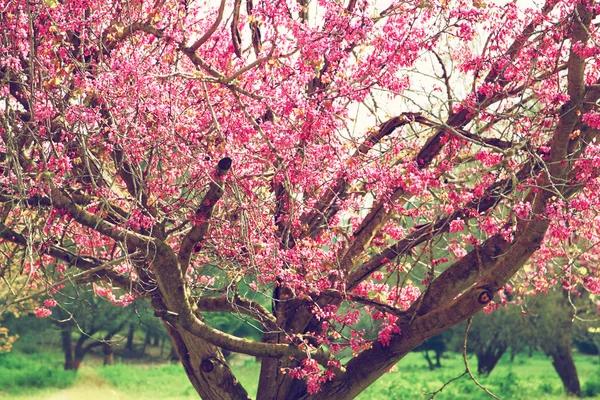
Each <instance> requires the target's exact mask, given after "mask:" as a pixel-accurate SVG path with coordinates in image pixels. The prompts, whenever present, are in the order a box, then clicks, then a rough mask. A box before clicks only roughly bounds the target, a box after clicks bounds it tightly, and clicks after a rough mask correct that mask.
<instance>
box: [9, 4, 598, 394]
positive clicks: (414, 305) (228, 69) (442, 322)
mask: <svg viewBox="0 0 600 400" xmlns="http://www.w3.org/2000/svg"><path fill="white" fill-rule="evenodd" d="M384 3H385V4H384ZM599 10H600V8H599V6H598V5H596V3H594V2H593V1H588V0H581V1H574V0H559V1H555V0H548V1H546V2H545V3H543V2H541V1H539V2H530V3H525V2H524V3H521V2H505V1H486V0H450V1H448V0H440V1H438V0H406V1H397V0H393V1H388V2H379V1H377V2H369V1H366V0H349V1H334V0H320V1H318V2H317V1H312V2H309V1H307V0H276V1H258V0H245V1H244V2H242V0H234V1H233V2H227V1H225V0H221V1H212V2H206V1H200V0H183V1H182V0H177V1H176V0H152V1H149V0H129V1H118V0H102V1H98V0H76V1H62V0H30V1H27V2H25V1H13V0H0V20H1V21H2V26H3V30H2V34H1V38H0V43H1V44H0V96H1V97H0V119H1V125H0V238H1V242H0V250H1V251H0V260H1V264H0V277H1V278H2V281H1V282H2V283H0V285H1V289H2V290H1V291H0V293H3V296H4V299H3V303H2V304H0V311H5V310H14V309H16V308H17V307H19V305H20V304H23V303H25V302H28V301H30V300H36V299H40V301H42V300H43V299H44V296H48V297H49V298H47V299H46V301H47V303H46V305H45V306H44V305H43V304H42V303H39V304H38V307H37V309H36V314H38V315H39V316H40V317H45V316H48V315H49V314H51V310H52V306H54V305H55V300H53V299H52V295H53V293H56V291H60V290H62V288H63V287H64V286H65V285H71V284H72V283H77V284H83V285H93V288H94V290H95V292H96V294H97V295H98V296H101V297H105V298H106V299H107V300H108V301H111V302H113V303H114V304H115V305H117V306H126V305H127V304H129V303H131V301H132V300H133V299H134V298H137V297H143V298H148V299H151V300H152V305H153V308H154V310H155V315H156V316H157V317H159V318H161V319H162V321H163V322H164V324H165V326H166V327H167V329H168V332H169V335H170V337H171V340H172V341H173V343H174V345H175V347H176V349H177V352H178V354H179V356H180V358H181V360H182V363H183V365H184V367H185V369H186V371H187V373H188V376H189V378H190V380H191V382H192V383H193V385H194V387H195V388H196V390H197V391H198V393H199V395H200V396H202V397H203V398H206V399H216V398H218V399H246V398H248V395H247V393H246V390H245V389H244V388H243V387H242V386H241V384H240V383H239V382H238V381H237V379H236V378H235V376H234V375H233V373H232V371H231V370H230V369H229V368H228V366H227V364H226V362H225V359H224V357H223V355H222V352H221V350H220V349H225V350H228V351H231V352H238V353H244V354H248V355H252V356H256V357H260V358H261V360H262V369H261V376H260V382H259V389H258V398H259V399H300V398H302V399H331V398H336V399H349V398H353V397H355V396H356V395H357V394H358V393H360V391H362V390H363V389H364V388H365V387H367V386H368V385H370V384H371V383H372V382H374V381H375V380H376V379H377V378H378V377H380V376H381V375H382V374H384V373H385V372H386V371H387V370H389V369H390V368H391V367H392V366H393V365H394V364H395V363H397V362H398V361H399V360H400V359H401V358H402V357H403V356H404V355H405V354H407V353H408V352H409V351H410V350H411V349H413V348H414V347H416V346H418V345H420V344H421V343H422V342H423V341H424V340H425V339H427V338H429V337H432V336H434V335H436V334H439V333H441V332H443V331H444V330H446V329H448V328H450V327H452V326H454V325H455V324H457V323H459V322H461V321H463V320H465V319H468V318H470V317H471V316H473V315H474V314H476V313H477V312H479V311H480V310H481V309H482V308H483V307H487V311H491V310H492V309H493V308H495V307H497V306H498V304H500V303H501V302H502V297H497V298H496V300H495V301H494V300H492V299H493V298H494V296H495V295H496V294H497V293H498V292H499V291H500V292H501V294H502V293H505V291H512V292H515V293H517V294H531V293H535V292H539V291H545V290H546V289H547V288H549V287H550V286H553V285H562V286H563V287H564V288H565V289H568V290H571V291H576V292H577V293H579V294H581V295H582V296H585V297H586V298H588V297H590V296H591V300H590V301H596V300H595V297H594V296H596V295H598V294H600V280H599V278H598V275H599V274H600V271H599V270H598V267H597V265H598V262H597V261H598V260H597V258H598V246H597V244H598V229H599V228H600V217H599V215H598V210H599V205H600V196H599V190H598V173H599V168H600V146H599V144H598V143H597V140H598V139H597V138H598V134H599V133H600V131H599V128H600V113H599V112H598V100H599V99H600V81H599V78H600V68H599V66H600V59H599V58H598V53H599V49H600V48H599V46H598V40H599V39H600V34H599V33H598V29H597V25H598V24H597V19H596V14H597V12H598V11H599ZM214 312H219V313H223V312H226V313H231V314H233V315H235V316H237V317H238V318H240V319H242V320H244V321H245V322H246V323H247V324H249V325H250V326H252V327H254V329H256V330H257V331H258V332H260V335H255V336H254V338H246V337H241V336H236V335H235V334H233V333H231V332H226V331H224V330H221V329H219V327H215V326H211V325H210V321H211V318H205V317H204V316H205V315H210V314H211V313H214ZM212 320H213V321H214V320H215V319H214V318H213V319H212ZM256 337H261V339H260V340H257V339H256Z"/></svg>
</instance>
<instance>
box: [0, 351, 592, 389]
mask: <svg viewBox="0 0 600 400" xmlns="http://www.w3.org/2000/svg"><path fill="white" fill-rule="evenodd" d="M575 362H576V364H577V370H578V373H579V379H580V382H581V384H582V389H583V393H584V395H587V396H596V397H588V398H590V399H592V398H594V399H600V359H599V358H598V357H586V356H582V355H576V357H575ZM469 365H470V367H471V369H472V370H476V369H477V362H476V359H475V358H474V357H473V358H471V359H469ZM442 366H443V367H442V368H441V369H438V370H435V371H430V370H429V368H428V367H427V363H426V361H425V359H424V358H423V356H422V355H421V354H418V353H411V354H409V355H408V356H407V357H406V358H405V359H404V360H402V361H401V362H400V363H399V364H398V365H397V367H396V368H394V371H392V372H390V373H388V374H386V375H384V376H383V377H382V378H381V379H380V380H378V381H377V382H376V383H375V384H374V385H372V386H371V387H369V388H367V389H366V390H365V391H364V392H363V393H362V394H361V395H360V396H359V397H358V399H360V400H372V399H373V400H396V399H428V398H430V397H431V395H427V393H428V392H434V391H436V390H438V389H440V388H441V387H442V386H443V385H444V384H445V383H446V382H448V381H449V380H451V379H452V378H454V377H456V376H458V375H460V374H461V373H462V372H463V371H464V364H463V360H462V357H461V356H460V355H459V354H454V353H448V355H447V357H446V358H444V359H443V360H442ZM231 367H232V369H233V371H234V373H235V374H236V376H237V377H238V379H240V381H241V383H242V384H243V385H244V387H245V388H246V390H248V392H249V393H250V394H251V396H254V395H255V394H256V390H257V384H258V374H259V371H260V367H259V365H258V364H257V363H256V362H255V361H254V359H250V358H234V359H233V361H232V362H231ZM61 368H62V361H61V359H60V354H44V353H42V354H29V355H23V354H19V353H10V354H4V355H0V388H2V390H3V392H4V393H2V394H1V395H0V398H2V399H7V400H16V399H22V398H25V397H18V396H17V394H20V395H21V396H24V395H26V396H30V397H27V398H31V399H33V398H35V399H38V398H40V399H42V398H46V395H48V394H49V392H48V388H55V389H53V392H54V393H56V392H57V391H59V390H60V389H61V388H65V387H69V386H70V385H73V383H74V382H75V380H76V379H75V375H74V374H73V373H71V372H65V371H62V369H61ZM85 374H88V375H89V374H91V375H92V376H94V377H95V380H96V381H99V382H101V385H99V386H96V387H92V388H91V390H92V391H94V390H97V391H98V392H99V393H100V392H101V391H103V390H113V391H116V392H117V393H121V394H123V396H125V397H123V398H127V399H134V398H143V399H146V400H155V399H193V398H197V396H196V394H195V391H194V389H193V388H192V386H191V384H190V383H189V381H188V379H187V376H186V374H185V372H184V370H183V368H182V367H181V366H180V365H177V364H161V365H147V364H146V365H143V364H137V365H123V364H119V365H115V366H110V367H102V366H93V367H88V368H86V370H85ZM88 378H89V377H88ZM478 379H479V378H478ZM479 381H480V382H481V384H482V385H484V386H485V387H486V388H487V389H488V390H489V391H491V392H492V393H494V394H496V395H497V396H498V397H500V398H501V399H514V400H519V399H544V400H545V399H547V400H555V399H556V400H558V399H565V395H564V392H563V388H562V384H561V382H560V379H559V378H558V376H557V374H556V372H555V371H554V368H553V367H552V364H551V362H550V360H549V359H548V358H546V356H544V355H543V354H535V355H534V356H533V357H532V358H529V357H527V356H526V355H518V356H517V358H516V359H515V361H514V362H512V363H511V362H510V361H509V360H508V358H507V357H505V358H503V359H502V360H501V361H500V363H499V364H498V366H497V367H496V369H495V370H494V371H493V372H492V374H491V375H490V377H488V378H481V379H479ZM87 382H88V381H86V382H83V379H82V380H81V381H78V383H77V384H76V386H77V387H81V386H83V385H86V384H88V383H87ZM36 394H37V395H36ZM435 398H436V399H441V400H443V399H448V400H449V399H465V400H475V399H488V398H489V397H488V396H487V395H486V394H485V392H484V391H483V390H482V389H480V388H479V387H477V386H476V385H475V384H474V383H473V382H472V381H471V380H470V379H469V378H468V377H462V378H460V379H458V380H455V381H453V382H451V383H450V384H449V385H447V386H446V387H445V388H444V389H443V391H442V392H440V393H439V394H437V395H436V397H435Z"/></svg>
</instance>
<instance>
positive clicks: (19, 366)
mask: <svg viewBox="0 0 600 400" xmlns="http://www.w3.org/2000/svg"><path fill="white" fill-rule="evenodd" d="M76 378H77V375H76V374H75V372H73V371H65V370H63V365H62V360H61V358H60V355H56V354H48V353H39V354H27V355H26V354H22V353H7V354H0V388H1V389H2V391H3V392H6V393H12V394H16V393H20V394H23V392H35V391H36V390H39V389H45V388H58V389H61V388H66V387H69V386H71V385H72V384H73V383H74V382H75V380H76Z"/></svg>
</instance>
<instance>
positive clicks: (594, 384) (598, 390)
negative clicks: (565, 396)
mask: <svg viewBox="0 0 600 400" xmlns="http://www.w3.org/2000/svg"><path fill="white" fill-rule="evenodd" d="M582 394H583V395H584V396H585V397H593V396H596V395H598V394H600V380H598V379H596V380H593V381H587V382H586V383H585V385H583V390H582Z"/></svg>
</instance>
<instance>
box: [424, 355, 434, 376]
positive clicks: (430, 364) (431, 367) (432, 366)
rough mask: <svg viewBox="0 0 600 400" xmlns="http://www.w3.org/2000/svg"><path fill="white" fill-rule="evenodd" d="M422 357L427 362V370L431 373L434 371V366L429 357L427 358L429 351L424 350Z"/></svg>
mask: <svg viewBox="0 0 600 400" xmlns="http://www.w3.org/2000/svg"><path fill="white" fill-rule="evenodd" d="M423 356H424V357H425V359H426V360H427V364H429V370H430V371H433V370H434V369H435V365H434V364H433V362H432V361H431V357H429V351H427V350H425V351H424V352H423Z"/></svg>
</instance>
